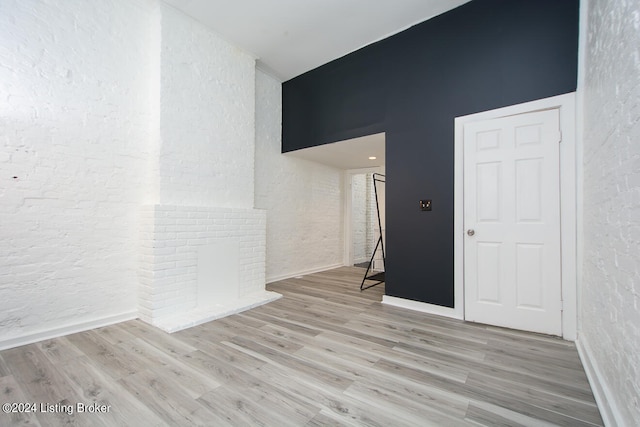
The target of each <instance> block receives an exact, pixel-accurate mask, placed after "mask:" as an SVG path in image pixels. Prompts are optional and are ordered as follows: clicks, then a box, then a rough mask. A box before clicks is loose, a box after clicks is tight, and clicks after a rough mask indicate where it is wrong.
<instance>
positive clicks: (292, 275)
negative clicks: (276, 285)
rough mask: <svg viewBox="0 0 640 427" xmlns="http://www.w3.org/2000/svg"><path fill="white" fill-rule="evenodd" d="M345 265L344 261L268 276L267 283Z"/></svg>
mask: <svg viewBox="0 0 640 427" xmlns="http://www.w3.org/2000/svg"><path fill="white" fill-rule="evenodd" d="M340 267H344V265H343V264H342V263H338V264H331V265H325V266H324V267H315V268H310V269H308V270H300V271H298V272H296V273H285V274H279V275H277V276H271V277H267V280H266V283H273V282H278V281H280V280H286V279H291V278H293V277H298V276H306V275H307V274H313V273H320V272H322V271H327V270H333V269H334V268H340Z"/></svg>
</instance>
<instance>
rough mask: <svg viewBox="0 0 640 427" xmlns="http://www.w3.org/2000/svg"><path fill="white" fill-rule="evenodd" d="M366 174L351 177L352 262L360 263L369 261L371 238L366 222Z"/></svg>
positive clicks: (367, 205) (368, 225) (370, 231)
mask: <svg viewBox="0 0 640 427" xmlns="http://www.w3.org/2000/svg"><path fill="white" fill-rule="evenodd" d="M368 179H369V175H368V174H358V175H353V176H352V177H351V227H352V228H351V232H352V233H353V261H354V263H356V264H357V263H361V262H366V261H369V258H370V257H371V253H370V251H369V246H371V245H370V244H369V241H370V240H371V238H372V236H371V235H372V231H373V230H371V228H370V224H369V222H368V221H367V219H368V216H369V215H367V214H368V212H367V208H368V207H369V206H370V203H368V202H369V197H368V196H369V194H368V193H367V180H368Z"/></svg>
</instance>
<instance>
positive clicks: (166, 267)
mask: <svg viewBox="0 0 640 427" xmlns="http://www.w3.org/2000/svg"><path fill="white" fill-rule="evenodd" d="M265 217H266V213H265V212H264V211H261V210H257V209H239V208H208V207H195V206H172V205H152V206H145V207H143V209H142V218H143V222H142V225H141V232H142V233H141V240H142V242H141V255H142V259H141V263H140V292H139V298H140V306H139V311H140V317H141V319H143V320H144V321H146V322H148V323H152V324H156V322H157V321H158V319H160V320H161V319H162V318H163V317H170V316H172V315H175V314H176V313H179V312H184V311H187V310H190V309H193V308H195V307H197V306H198V305H205V306H206V304H207V303H209V304H211V303H216V301H213V302H212V301H209V302H206V301H199V295H198V273H199V272H198V269H199V268H200V266H199V265H198V249H199V248H201V247H203V246H206V245H215V244H221V243H224V242H226V241H237V242H238V245H239V254H238V257H239V259H238V265H237V266H236V265H216V262H220V261H219V260H215V259H214V260H211V262H212V263H213V266H214V267H215V269H216V270H218V271H219V272H220V274H219V277H225V276H224V274H223V273H224V271H225V269H235V268H237V272H238V276H239V277H238V285H239V287H238V289H237V293H238V297H240V298H242V297H243V296H247V295H249V294H252V293H255V292H259V291H264V285H265V277H264V275H265V240H266V237H265ZM211 286H222V287H229V286H231V284H226V283H211Z"/></svg>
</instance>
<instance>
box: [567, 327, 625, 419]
mask: <svg viewBox="0 0 640 427" xmlns="http://www.w3.org/2000/svg"><path fill="white" fill-rule="evenodd" d="M576 348H577V349H578V355H579V356H580V361H581V362H582V366H583V367H584V372H585V373H586V374H587V379H588V380H589V385H591V391H592V392H593V397H594V398H595V400H596V404H597V405H598V410H599V411H600V416H601V417H602V421H603V422H604V425H605V426H623V425H624V422H623V421H622V416H621V414H620V411H619V410H618V405H617V404H616V402H615V401H614V400H613V396H615V395H614V394H613V393H612V392H611V390H610V389H609V386H608V385H607V383H606V381H605V380H604V375H602V371H600V368H599V367H598V363H597V362H596V358H595V357H594V356H593V353H592V352H591V347H590V346H589V343H588V342H587V341H586V340H585V339H584V337H582V336H580V338H579V339H578V340H577V341H576Z"/></svg>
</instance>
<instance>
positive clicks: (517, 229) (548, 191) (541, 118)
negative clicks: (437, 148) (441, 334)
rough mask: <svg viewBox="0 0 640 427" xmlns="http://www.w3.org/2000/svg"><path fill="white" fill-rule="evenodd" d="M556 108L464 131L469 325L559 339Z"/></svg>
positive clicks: (475, 124) (469, 125)
mask: <svg viewBox="0 0 640 427" xmlns="http://www.w3.org/2000/svg"><path fill="white" fill-rule="evenodd" d="M559 129H560V123H559V110H558V109H552V110H546V111H539V112H532V113H527V114H519V115H514V116H508V117H502V118H497V119H492V120H486V121H478V122H472V123H467V124H465V125H464V226H465V231H466V235H465V242H464V298H465V308H464V312H465V313H464V315H465V319H466V320H470V321H475V322H481V323H487V324H492V325H497V326H505V327H509V328H515V329H522V330H528V331H534V332H542V333H547V334H553V335H562V303H561V271H560V266H561V259H560V253H561V252H560V169H559V168H560V164H559V143H560V138H561V136H560V131H559Z"/></svg>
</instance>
